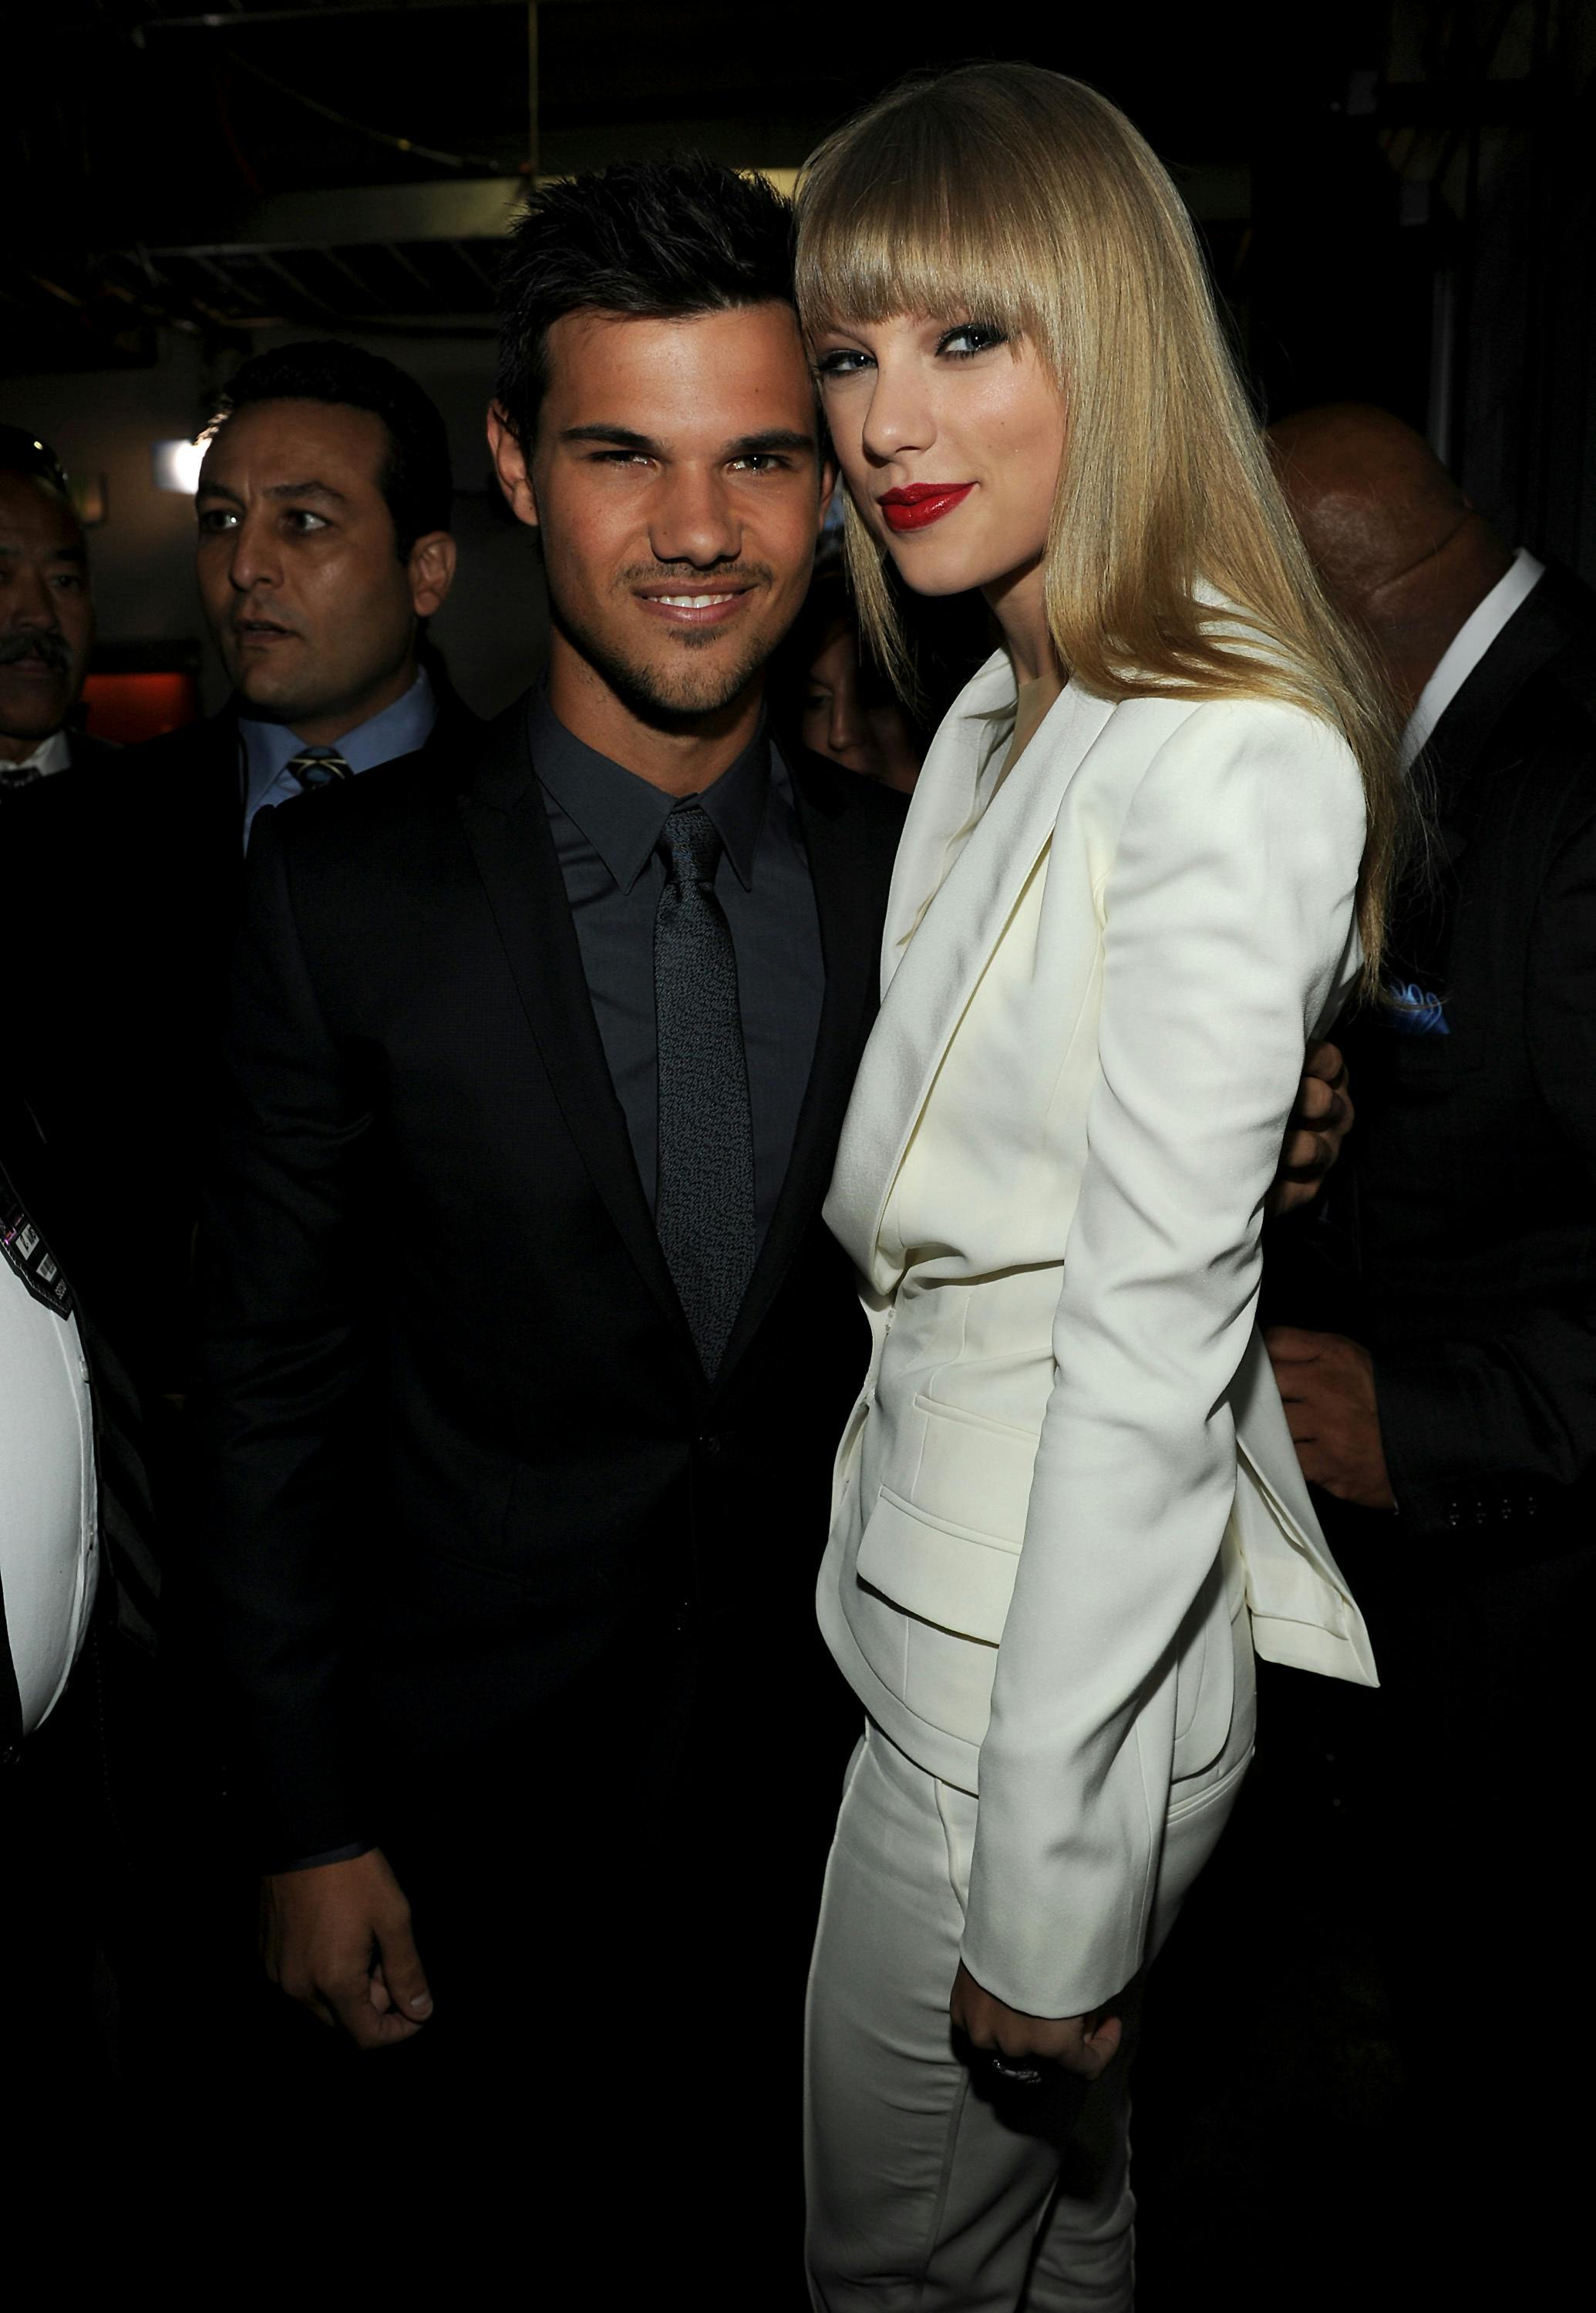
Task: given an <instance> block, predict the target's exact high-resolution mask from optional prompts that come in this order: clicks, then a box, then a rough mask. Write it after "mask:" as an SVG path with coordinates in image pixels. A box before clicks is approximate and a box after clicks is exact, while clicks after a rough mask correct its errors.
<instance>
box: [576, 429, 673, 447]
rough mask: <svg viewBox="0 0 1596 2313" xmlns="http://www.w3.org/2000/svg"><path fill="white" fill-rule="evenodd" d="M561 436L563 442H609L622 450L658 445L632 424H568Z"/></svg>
mask: <svg viewBox="0 0 1596 2313" xmlns="http://www.w3.org/2000/svg"><path fill="white" fill-rule="evenodd" d="M560 440H561V441H562V442H608V443H611V444H613V445H614V447H615V448H616V449H620V450H653V449H656V448H657V446H658V445H657V444H656V443H655V442H654V441H653V440H652V439H651V438H650V436H649V435H647V434H638V433H635V432H634V431H633V429H632V428H631V427H630V426H568V427H565V428H564V430H563V431H562V432H561V434H560Z"/></svg>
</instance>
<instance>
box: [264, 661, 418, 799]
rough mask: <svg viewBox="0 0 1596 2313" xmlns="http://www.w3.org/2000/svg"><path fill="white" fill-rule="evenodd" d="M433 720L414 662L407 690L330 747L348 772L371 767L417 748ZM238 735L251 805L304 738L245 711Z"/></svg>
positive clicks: (301, 746)
mask: <svg viewBox="0 0 1596 2313" xmlns="http://www.w3.org/2000/svg"><path fill="white" fill-rule="evenodd" d="M436 720H437V694H436V691H435V690H433V687H432V683H431V681H430V680H429V678H428V673H427V669H426V668H425V667H420V668H419V669H418V671H417V674H416V679H415V681H414V682H412V683H411V685H410V689H409V690H407V691H405V692H403V693H402V695H401V697H400V698H398V699H395V700H394V701H393V703H392V706H391V707H384V708H383V710H382V712H381V714H379V715H374V716H372V717H371V718H370V720H369V721H367V722H365V723H359V724H357V725H356V726H355V728H354V730H352V731H346V732H345V733H344V735H343V737H342V738H341V739H340V740H339V743H338V745H337V747H336V749H335V750H334V752H336V753H338V754H339V755H341V756H342V757H343V759H344V761H345V762H346V763H348V767H349V769H350V770H351V771H369V770H375V767H376V765H377V764H378V763H391V762H393V761H395V760H396V759H397V758H398V757H399V756H401V755H413V754H414V753H415V752H416V750H417V748H418V747H424V746H425V745H426V743H427V742H428V738H429V737H430V736H431V733H432V726H433V725H434V724H435V723H436ZM238 735H239V737H240V738H241V739H242V742H243V750H244V762H245V766H246V770H247V787H248V793H247V795H246V796H245V805H246V808H252V807H253V806H254V805H256V804H258V803H260V800H261V798H262V797H263V796H265V794H266V793H267V791H268V789H269V787H273V786H274V785H275V784H276V782H277V780H278V778H280V777H281V775H282V772H283V770H284V769H285V767H286V766H287V764H288V763H290V762H292V761H293V759H294V757H295V755H297V754H301V753H303V752H304V744H305V743H304V740H303V739H302V738H301V737H300V736H299V734H298V733H297V732H296V731H290V730H289V728H288V726H287V724H286V723H262V722H257V721H256V720H255V719H254V717H251V716H248V715H241V716H240V717H239V718H238Z"/></svg>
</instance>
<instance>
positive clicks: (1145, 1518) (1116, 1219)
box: [820, 653, 1374, 2016]
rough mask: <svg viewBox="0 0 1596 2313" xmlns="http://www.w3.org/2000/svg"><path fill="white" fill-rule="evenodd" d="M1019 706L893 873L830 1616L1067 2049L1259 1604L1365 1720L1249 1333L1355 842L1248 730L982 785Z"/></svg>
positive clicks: (932, 779) (838, 1227)
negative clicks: (926, 1775)
mask: <svg viewBox="0 0 1596 2313" xmlns="http://www.w3.org/2000/svg"><path fill="white" fill-rule="evenodd" d="M1014 697H1015V692H1014V682H1013V677H1012V675H1011V673H1010V668H1009V664H1008V662H1007V660H1006V658H1005V657H1004V656H1003V655H1002V654H1001V653H1000V654H999V655H997V656H996V657H994V658H993V659H992V660H991V661H990V662H989V663H988V664H986V665H985V666H984V667H983V668H982V670H981V672H980V673H978V674H977V675H976V676H975V677H974V680H973V681H972V682H970V683H969V685H968V686H967V687H966V690H965V691H964V693H963V694H962V696H961V697H960V698H959V699H958V700H957V703H956V705H955V706H954V708H953V709H952V711H951V712H950V714H949V715H948V718H947V720H946V721H945V722H944V724H943V725H942V727H941V729H940V730H939V733H938V734H937V737H936V740H935V742H934V743H933V745H932V748H931V751H930V756H929V758H928V759H927V761H926V765H925V769H924V770H923V772H922V773H921V780H920V784H919V787H917V789H916V791H915V796H914V800H913V805H912V807H911V810H910V813H909V818H908V822H907V826H906V828H905V831H904V841H903V847H902V849H901V850H900V852H899V855H898V859H897V865H896V868H895V874H894V878H893V886H892V895H891V899H890V901H889V903H888V909H887V919H886V932H885V937H884V944H883V951H882V989H883V997H882V1006H881V1011H880V1015H879V1017H878V1020H877V1025H876V1028H875V1031H874V1033H873V1034H872V1036H871V1039H870V1042H869V1046H868V1048H867V1050H866V1053H865V1058H864V1062H863V1066H862V1068H861V1070H860V1078H859V1083H858V1086H857V1087H856V1089H855V1091H854V1095H853V1099H852V1103H851V1107H850V1110H849V1113H848V1120H847V1123H846V1125H845V1127H844V1130H843V1133H842V1145H841V1148H840V1151H839V1154H838V1158H837V1167H836V1173H835V1175H834V1178H833V1183H832V1189H831V1194H830V1198H829V1200H828V1202H827V1205H826V1218H827V1220H828V1221H829V1223H830V1225H831V1227H832V1228H833V1231H834V1232H835V1234H836V1236H838V1238H839V1239H840V1240H841V1242H842V1244H843V1245H844V1246H845V1247H846V1248H847V1250H848V1251H849V1253H851V1255H852V1257H853V1259H854V1261H855V1262H856V1264H857V1265H858V1268H859V1271H860V1279H861V1289H862V1295H863V1299H864V1304H865V1308H866V1311H867V1314H868V1315H869V1319H870V1324H871V1328H872V1331H873V1333H874V1342H875V1346H874V1356H873V1358H872V1360H871V1364H870V1369H869V1377H868V1379H867V1381H866V1384H865V1386H864V1389H863V1391H862V1393H861V1394H860V1399H859V1402H858V1403H857V1405H856V1407H855V1409H854V1412H853V1414H852V1416H851V1419H850V1420H849V1423H848V1426H847V1429H846V1430H845V1432H844V1435H843V1438H842V1446H841V1447H840V1449H839V1452H838V1457H837V1467H836V1477H835V1482H834V1488H833V1522H832V1533H831V1540H830V1545H829V1548H828V1550H827V1552H826V1557H825V1563H824V1570H823V1572H822V1575H821V1579H820V1614H821V1621H822V1624H823V1627H824V1631H825V1635H826V1638H827V1640H828V1642H829V1643H830V1645H831V1648H832V1650H833V1653H834V1654H835V1656H836V1658H837V1660H838V1662H839V1663H840V1664H841V1666H842V1669H843V1671H844V1673H845V1674H846V1675H847V1676H848V1678H849V1679H850V1680H851V1684H852V1685H853V1686H854V1688H855V1690H856V1692H857V1693H858V1694H859V1696H860V1699H861V1701H862V1702H863V1703H864V1705H865V1707H866V1709H867V1710H868V1711H869V1713H870V1714H871V1716H872V1717H873V1718H874V1719H876V1720H877V1722H878V1723H879V1724H880V1726H881V1727H882V1728H885V1730H886V1734H887V1735H888V1736H889V1737H891V1739H892V1740H893V1741H894V1742H895V1743H896V1744H898V1745H899V1746H901V1747H902V1748H903V1749H904V1751H906V1752H907V1753H908V1754H909V1755H910V1757H911V1758H913V1759H914V1760H916V1761H917V1762H918V1763H920V1764H921V1766H922V1767H924V1768H926V1769H927V1770H928V1771H929V1772H931V1773H932V1774H934V1775H936V1776H938V1777H939V1778H940V1779H942V1780H943V1781H948V1782H952V1783H955V1784H957V1785H959V1786H961V1787H962V1788H964V1789H965V1790H972V1791H974V1790H979V1792H980V1798H981V1807H980V1815H979V1829H978V1834H977V1839H976V1845H975V1853H974V1872H973V1878H972V1884H971V1889H970V1900H969V1910H968V1916H967V1921H966V1939H965V1945H964V1956H965V1959H966V1965H967V1966H969V1968H970V1969H971V1971H972V1973H973V1974H974V1975H975V1977H976V1978H977V1980H978V1981H979V1982H980V1983H983V1984H984V1985H985V1986H986V1987H987V1988H988V1989H989V1990H991V1991H992V1992H996V1993H998V1994H999V1996H1000V1997H1001V1998H1003V1999H1005V2000H1007V2001H1010V2003H1011V2004H1012V2005H1014V2006H1016V2007H1018V2008H1021V2009H1025V2010H1028V2011H1030V2012H1032V2013H1034V2014H1037V2015H1049V2016H1061V2015H1073V2014H1080V2013H1083V2012H1084V2011H1086V2010H1089V2009H1090V2008H1092V2007H1093V2006H1095V2005H1096V2004H1097V2003H1098V2002H1099V2001H1104V2000H1106V1999H1108V1998H1110V1997H1111V1996H1112V1995H1113V1994H1115V1992H1118V1991H1119V1990H1121V1989H1122V1988H1123V1986H1124V1984H1125V1983H1128V1981H1129V1980H1130V1978H1131V1977H1132V1976H1133V1974H1135V1972H1136V1970H1137V1968H1138V1966H1140V1965H1141V1962H1142V1954H1143V1947H1144V1943H1145V1939H1146V1934H1147V1927H1148V1922H1149V1916H1150V1911H1151V1900H1152V1895H1153V1890H1154V1885H1155V1881H1156V1877H1157V1870H1158V1862H1159V1852H1160V1840H1161V1837H1162V1833H1163V1826H1164V1823H1165V1819H1166V1816H1167V1813H1168V1808H1169V1807H1170V1805H1171V1803H1172V1799H1174V1800H1178V1799H1179V1798H1180V1796H1181V1794H1182V1792H1188V1793H1189V1792H1190V1791H1192V1790H1200V1788H1201V1786H1200V1778H1201V1777H1202V1775H1203V1772H1204V1769H1205V1768H1210V1767H1212V1764H1213V1763H1214V1762H1215V1761H1216V1760H1218V1759H1219V1757H1220V1755H1221V1752H1222V1751H1223V1749H1224V1746H1225V1742H1226V1737H1227V1736H1228V1734H1229V1732H1230V1726H1231V1716H1232V1711H1231V1705H1232V1697H1233V1693H1234V1682H1235V1667H1234V1655H1233V1649H1232V1644H1231V1636H1230V1614H1231V1609H1232V1607H1234V1608H1235V1609H1236V1611H1238V1612H1239V1603H1240V1595H1241V1586H1242V1585H1243V1584H1245V1594H1246V1600H1247V1604H1248V1607H1249V1608H1250V1610H1251V1617H1252V1631H1253V1636H1254V1641H1255V1644H1256V1647H1257V1651H1258V1652H1259V1653H1260V1654H1262V1655H1265V1656H1267V1657H1268V1658H1270V1659H1271V1660H1274V1661H1277V1662H1285V1663H1294V1664H1297V1665H1300V1666H1301V1667H1302V1668H1304V1669H1308V1670H1313V1671H1320V1672H1327V1673H1328V1674H1330V1675H1332V1676H1335V1677H1340V1678H1346V1679H1351V1680H1354V1681H1356V1682H1359V1683H1362V1684H1373V1683H1374V1671H1373V1662H1372V1658H1371V1652H1370V1649H1369V1643H1368V1639H1367V1635H1366V1632H1365V1631H1364V1627H1363V1623H1362V1617H1361V1616H1360V1614H1359V1613H1358V1610H1357V1608H1356V1606H1355V1605H1354V1604H1353V1601H1352V1599H1351V1596H1349V1594H1348V1591H1347V1588H1346V1585H1345V1582H1344V1580H1343V1579H1342V1577H1341V1575H1340V1573H1339V1571H1338V1570H1337V1569H1336V1565H1335V1562H1334V1561H1333V1560H1332V1558H1331V1556H1330V1554H1329V1552H1328V1550H1327V1547H1326V1544H1325V1541H1324V1537H1323V1535H1322V1534H1321V1533H1320V1531H1319V1527H1318V1522H1317V1520H1316V1518H1315V1517H1314V1513H1313V1510H1312V1508H1311V1506H1310V1504H1309V1498H1308V1493H1307V1490H1306V1488H1305V1486H1304V1484H1303V1482H1302V1479H1301V1474H1300V1473H1299V1470H1298V1466H1297V1459H1296V1455H1295V1453H1294V1451H1293V1449H1292V1442H1291V1438H1290V1437H1289V1435H1288V1433H1287V1429H1286V1424H1285V1418H1284V1415H1283V1411H1282V1408H1281V1403H1280V1398H1279V1395H1278V1394H1277V1392H1276V1390H1275V1386H1274V1378H1273V1376H1272V1373H1271V1370H1270V1368H1269V1364H1268V1360H1267V1359H1266V1357H1265V1354H1264V1350H1263V1347H1262V1343H1261V1341H1260V1339H1259V1337H1258V1334H1257V1328H1256V1324H1255V1313H1256V1307H1257V1293H1258V1284H1259V1276H1260V1253H1259V1234H1260V1226H1261V1216H1262V1210H1263V1204H1264V1199H1265V1193H1266V1192H1267V1190H1268V1188H1269V1186H1270V1183H1271V1182H1272V1180H1273V1178H1274V1172H1275V1168H1276V1165H1277V1163H1278V1160H1279V1155H1280V1147H1281V1139H1282V1136H1283V1130H1284V1128H1285V1122H1286V1118H1287V1116H1288V1114H1289V1113H1290V1111H1291V1108H1292V1102H1293V1098H1294V1095H1295V1092H1296V1087H1297V1084H1298V1081H1299V1078H1300V1077H1301V1069H1302V1051H1303V1043H1304V1040H1305V1039H1306V1038H1307V1037H1308V1036H1309V1035H1310V1034H1312V1033H1315V1032H1316V1031H1318V1029H1319V1028H1320V1026H1321V1025H1322V1024H1323V1023H1325V1022H1327V1020H1329V1019H1330V1018H1331V1017H1333V1016H1334V1015H1335V1013H1336V1009H1337V1008H1338V1007H1339V1006H1340V1004H1341V1003H1342V1001H1343V999H1344V998H1345V995H1346V993H1347V992H1348V989H1349V988H1350V985H1351V982H1352V980H1353V977H1354V972H1355V970H1356V963H1357V954H1358V951H1357V945H1356V937H1355V932H1354V889H1355V884H1356V880H1357V873H1358V863H1359V858H1360V855H1361V853H1362V844H1363V832H1364V818H1363V796H1362V782H1361V780H1360V778H1359V774H1358V770H1357V766H1356V764H1355V762H1354V759H1353V757H1352V754H1351V752H1349V750H1348V748H1347V747H1346V745H1345V743H1344V741H1343V740H1342V739H1341V738H1340V737H1339V736H1338V735H1337V734H1336V733H1335V732H1334V731H1333V730H1332V729H1331V728H1330V727H1329V726H1327V724H1325V723H1323V722H1321V721H1318V720H1317V719H1315V718H1314V717H1311V716H1309V715H1308V714H1306V713H1303V712H1301V711H1300V710H1298V709H1296V708H1291V707H1287V706H1282V705H1278V704H1275V703H1273V702H1269V701H1263V700H1238V701H1227V702H1222V703H1221V702H1204V703H1203V704H1201V705H1192V704H1190V703H1187V702H1174V701H1167V700H1162V699H1136V700H1131V701H1127V702H1125V703H1123V704H1120V705H1117V706H1116V705H1114V704H1112V703H1111V702H1109V701H1107V700H1105V699H1097V698H1094V697H1091V696H1090V695H1089V694H1088V693H1086V692H1084V691H1081V690H1078V689H1076V688H1074V687H1070V688H1067V689H1066V690H1064V692H1063V695H1062V696H1061V697H1060V699H1058V700H1057V702H1056V703H1055V704H1054V708H1053V709H1052V711H1051V712H1050V713H1049V715H1048V716H1047V718H1046V720H1045V722H1044V724H1043V725H1042V726H1041V728H1040V730H1039V731H1038V732H1037V734H1036V736H1035V738H1034V739H1033V740H1032V741H1031V743H1030V744H1029V746H1028V747H1027V749H1026V751H1025V752H1024V753H1023V754H1022V755H1021V757H1020V758H1019V761H1018V763H1017V764H1016V765H1015V766H1014V768H1013V770H1011V771H1010V773H1009V774H1008V777H1007V778H1002V779H1000V778H999V776H998V766H999V765H1001V761H1002V759H1003V754H1004V752H1005V748H1006V744H1007V741H1008V736H1009V732H1010V723H1011V718H1012V714H1013V708H1014ZM1227 1590H1228V1591H1229V1594H1230V1595H1229V1596H1228V1597H1227ZM1194 1779H1199V1780H1197V1781H1194Z"/></svg>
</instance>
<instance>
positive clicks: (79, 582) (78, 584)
mask: <svg viewBox="0 0 1596 2313" xmlns="http://www.w3.org/2000/svg"><path fill="white" fill-rule="evenodd" d="M83 583H84V582H83V576H82V574H81V572H79V571H76V570H61V571H58V572H57V575H56V577H55V579H54V581H53V584H54V585H55V588H56V591H57V594H77V593H78V592H79V591H80V590H81V588H82V586H83Z"/></svg>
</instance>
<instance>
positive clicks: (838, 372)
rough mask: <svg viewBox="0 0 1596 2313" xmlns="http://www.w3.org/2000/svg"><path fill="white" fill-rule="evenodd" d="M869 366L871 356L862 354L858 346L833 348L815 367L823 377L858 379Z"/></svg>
mask: <svg viewBox="0 0 1596 2313" xmlns="http://www.w3.org/2000/svg"><path fill="white" fill-rule="evenodd" d="M869 365H870V356H869V354H866V353H860V350H859V348H858V347H857V346H833V347H832V349H831V351H830V352H829V353H824V354H822V355H821V356H820V358H819V360H818V361H817V362H816V365H815V366H816V370H817V371H818V373H819V374H820V375H821V376H822V377H857V376H858V375H859V374H860V370H862V369H868V368H869Z"/></svg>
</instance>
